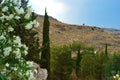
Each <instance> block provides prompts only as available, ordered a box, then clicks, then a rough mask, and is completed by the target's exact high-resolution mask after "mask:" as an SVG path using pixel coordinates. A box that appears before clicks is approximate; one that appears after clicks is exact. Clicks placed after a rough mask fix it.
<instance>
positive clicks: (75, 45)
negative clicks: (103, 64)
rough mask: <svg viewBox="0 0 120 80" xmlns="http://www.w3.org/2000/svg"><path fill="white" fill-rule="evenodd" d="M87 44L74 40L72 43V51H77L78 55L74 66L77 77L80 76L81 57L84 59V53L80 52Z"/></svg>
mask: <svg viewBox="0 0 120 80" xmlns="http://www.w3.org/2000/svg"><path fill="white" fill-rule="evenodd" d="M84 47H85V45H84V44H83V43H81V42H73V43H72V45H71V49H72V51H77V53H76V54H77V57H76V60H75V63H76V64H75V67H73V68H74V69H75V72H76V75H77V77H80V62H81V59H82V54H81V53H80V51H81V50H82V49H84Z"/></svg>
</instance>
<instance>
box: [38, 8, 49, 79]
mask: <svg viewBox="0 0 120 80" xmlns="http://www.w3.org/2000/svg"><path fill="white" fill-rule="evenodd" d="M49 26H50V23H49V17H48V15H47V12H46V9H45V16H44V23H43V43H42V54H41V64H40V65H41V67H42V68H46V69H47V70H48V74H49V75H50V39H49ZM49 75H48V79H49Z"/></svg>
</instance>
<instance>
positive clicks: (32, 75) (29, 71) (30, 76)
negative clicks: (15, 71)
mask: <svg viewBox="0 0 120 80" xmlns="http://www.w3.org/2000/svg"><path fill="white" fill-rule="evenodd" d="M26 76H29V77H28V80H35V77H34V74H33V72H32V70H28V71H27V72H26Z"/></svg>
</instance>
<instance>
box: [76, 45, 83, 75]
mask: <svg viewBox="0 0 120 80" xmlns="http://www.w3.org/2000/svg"><path fill="white" fill-rule="evenodd" d="M81 59H82V55H81V53H80V47H79V48H78V53H77V59H76V75H77V77H79V74H80V61H81Z"/></svg>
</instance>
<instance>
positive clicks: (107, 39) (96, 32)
mask: <svg viewBox="0 0 120 80" xmlns="http://www.w3.org/2000/svg"><path fill="white" fill-rule="evenodd" d="M49 19H50V41H51V45H64V44H70V43H72V42H73V41H80V42H84V43H85V44H86V45H90V46H95V48H96V49H97V50H104V46H105V45H104V44H105V43H108V44H109V46H108V49H109V51H110V52H111V51H112V52H117V51H119V47H120V45H119V44H118V43H120V37H115V36H114V35H112V34H113V32H112V31H106V30H105V29H102V28H98V27H94V26H82V25H80V26H78V25H70V24H65V23H62V22H59V21H57V20H56V19H54V18H52V17H50V18H49ZM37 20H38V21H39V22H40V25H41V27H39V28H38V29H37V30H38V32H39V37H40V42H42V23H43V17H42V16H39V17H38V18H37ZM114 33H115V32H114ZM118 33H120V31H119V32H118Z"/></svg>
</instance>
